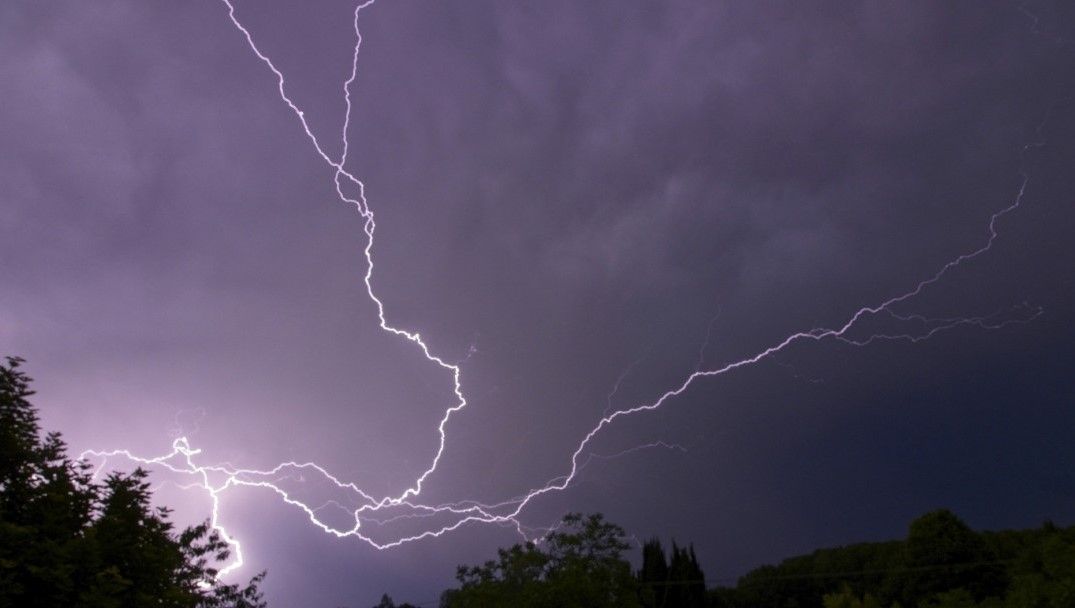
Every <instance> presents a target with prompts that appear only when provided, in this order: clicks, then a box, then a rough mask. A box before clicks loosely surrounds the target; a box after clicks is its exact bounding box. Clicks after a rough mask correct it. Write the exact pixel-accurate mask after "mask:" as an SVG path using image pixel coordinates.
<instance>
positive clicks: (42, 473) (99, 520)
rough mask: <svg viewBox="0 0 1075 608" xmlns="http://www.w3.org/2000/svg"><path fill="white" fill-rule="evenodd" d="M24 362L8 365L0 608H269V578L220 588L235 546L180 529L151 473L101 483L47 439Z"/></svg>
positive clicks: (1, 452)
mask: <svg viewBox="0 0 1075 608" xmlns="http://www.w3.org/2000/svg"><path fill="white" fill-rule="evenodd" d="M20 364H21V360H20V359H17V358H8V359H7V360H6V362H0V608H70V607H75V606H77V607H79V608H143V607H144V608H149V607H153V608H164V607H166V608H262V607H263V606H264V603H263V602H262V599H261V593H260V592H259V590H258V583H259V582H260V580H261V577H262V575H258V576H256V577H255V578H254V579H253V580H252V581H251V582H250V583H249V584H248V585H246V586H239V585H225V584H222V583H220V582H219V581H218V580H217V579H216V573H217V571H216V569H215V568H214V566H213V564H214V563H216V562H218V561H220V560H224V559H227V557H228V545H227V543H225V542H224V541H223V540H222V539H221V538H220V537H219V536H218V535H217V534H216V532H215V531H213V530H212V529H211V528H210V527H209V526H208V524H202V525H199V526H194V527H189V528H186V529H184V530H176V529H175V526H174V525H173V524H172V523H171V522H170V521H169V511H168V509H165V508H153V507H152V505H151V495H150V490H149V484H148V483H147V482H146V473H145V472H144V471H141V470H137V471H135V472H133V473H131V474H129V475H121V474H112V475H109V476H108V477H107V478H106V479H105V480H104V481H102V482H98V481H96V480H94V478H93V476H92V475H91V474H90V467H89V465H88V464H86V463H79V462H74V461H72V460H71V459H70V458H69V457H68V456H67V446H66V445H65V444H64V442H63V439H62V438H61V437H60V434H59V433H49V434H46V435H42V431H41V427H40V424H39V422H38V415H37V410H36V409H35V408H34V407H33V406H32V405H31V404H30V402H29V401H28V400H27V399H28V398H29V397H30V396H31V395H33V391H32V390H30V379H29V378H28V377H27V376H26V375H25V374H24V373H23V372H22V370H21V369H20V368H19V367H20Z"/></svg>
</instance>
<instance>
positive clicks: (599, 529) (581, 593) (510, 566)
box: [441, 514, 639, 608]
mask: <svg viewBox="0 0 1075 608" xmlns="http://www.w3.org/2000/svg"><path fill="white" fill-rule="evenodd" d="M627 547H628V545H627V543H626V542H625V541H624V539H623V529H622V528H620V527H619V526H616V525H613V524H610V523H608V522H606V521H604V519H603V518H602V517H601V516H600V515H591V516H588V517H583V516H581V515H578V514H571V515H568V516H567V517H565V518H564V521H563V525H562V527H561V529H560V530H559V531H557V532H553V533H552V534H550V535H549V536H548V537H546V539H545V540H544V541H543V542H542V544H541V546H540V547H539V546H538V545H535V544H534V543H526V544H525V545H515V546H513V547H512V548H510V549H500V550H499V551H498V558H497V560H495V561H492V560H491V561H488V562H486V563H484V564H482V565H481V566H460V568H459V572H458V574H457V575H456V578H457V579H458V580H459V582H460V587H459V588H458V589H452V590H449V591H446V592H445V593H444V595H443V596H442V597H441V606H442V607H443V608H496V607H500V606H513V607H519V608H546V607H547V608H553V607H562V608H603V607H607V608H613V607H625V608H633V607H636V606H638V605H639V603H638V586H637V583H636V581H635V578H634V576H633V575H632V573H631V565H630V564H629V563H628V562H627V560H626V559H624V558H623V552H624V551H625V550H626V549H627Z"/></svg>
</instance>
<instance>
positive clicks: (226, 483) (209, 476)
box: [81, 0, 1048, 576]
mask: <svg viewBox="0 0 1075 608" xmlns="http://www.w3.org/2000/svg"><path fill="white" fill-rule="evenodd" d="M221 1H222V3H223V5H224V7H225V9H226V12H227V17H228V19H229V20H230V21H231V23H232V24H233V25H234V26H235V28H236V30H237V31H238V33H239V34H240V35H241V36H242V37H243V39H245V41H246V43H247V45H248V46H249V48H250V50H251V51H252V52H253V53H254V55H256V56H257V58H258V59H259V60H260V61H261V62H262V63H263V64H264V65H265V67H267V68H268V70H269V71H270V72H271V73H272V75H273V76H274V77H275V80H276V89H277V92H278V94H279V97H280V99H281V100H282V101H283V103H285V104H286V105H287V106H288V108H290V109H291V111H292V113H293V114H294V115H295V117H296V118H297V119H298V122H299V125H300V126H301V128H302V129H303V131H304V133H305V135H306V137H307V138H308V139H309V141H310V143H311V144H312V146H313V150H314V152H315V153H316V154H317V155H318V156H319V157H320V158H321V159H322V160H323V161H324V162H325V164H327V165H328V168H329V169H330V170H331V171H332V173H333V178H332V179H333V181H334V183H335V189H336V193H337V195H338V197H339V199H340V200H341V201H342V202H345V203H349V204H351V205H354V207H355V208H356V210H357V211H358V213H359V214H360V215H361V216H362V218H363V220H364V224H363V230H364V232H365V234H366V237H367V240H366V245H365V248H364V250H363V253H364V256H365V261H366V273H365V276H364V282H365V286H366V292H367V294H368V296H369V298H370V300H371V301H372V302H373V303H374V305H375V306H376V310H377V317H378V321H379V324H380V327H381V329H382V330H384V331H386V332H389V333H391V334H394V335H396V336H398V337H400V338H402V339H404V340H407V341H409V342H411V343H413V344H414V345H415V346H416V347H417V348H418V349H419V350H420V351H421V352H422V354H423V356H425V358H426V359H427V360H428V361H429V362H430V363H432V364H433V365H434V366H436V367H437V368H440V369H441V370H443V371H445V372H447V373H448V375H449V376H450V378H451V382H452V393H453V395H454V403H452V404H451V405H450V407H448V408H447V409H446V410H445V411H444V414H443V416H442V417H441V419H440V422H439V424H438V425H437V435H438V444H437V448H436V451H435V453H434V456H433V458H432V460H431V462H430V464H429V466H428V467H427V468H426V469H425V470H424V471H423V472H422V473H421V474H420V475H419V476H418V477H417V478H416V479H414V480H413V481H412V482H410V483H409V485H407V486H406V487H405V488H404V489H403V490H402V491H401V492H399V493H398V494H396V495H393V496H384V497H375V496H372V495H370V494H369V493H367V492H365V491H364V490H362V488H361V487H359V486H358V485H357V484H355V483H353V482H346V481H343V480H341V479H339V478H337V477H336V476H335V475H333V474H332V473H330V472H329V471H328V470H327V469H325V468H324V467H322V466H321V465H319V464H317V463H314V462H296V461H288V462H283V463H280V464H278V465H276V466H275V467H273V468H271V469H267V470H256V469H243V468H237V467H233V466H231V465H210V464H200V463H199V462H198V460H200V459H201V451H200V450H198V449H195V448H194V447H192V446H191V444H190V442H189V441H188V439H187V438H185V437H178V438H176V439H175V441H174V442H173V444H172V449H171V451H170V452H168V453H166V454H164V455H161V456H156V457H143V456H139V455H136V454H133V453H131V452H130V451H128V450H122V449H121V450H112V451H97V450H89V451H86V452H83V453H82V455H81V457H83V458H87V457H93V458H95V459H98V460H99V461H100V462H99V464H98V466H97V471H98V472H100V471H101V470H103V469H104V468H105V467H106V466H108V463H109V461H110V460H112V459H117V458H122V459H126V460H128V461H130V462H133V463H138V464H140V465H153V466H157V467H161V468H163V469H165V470H168V471H171V472H172V473H176V474H179V475H182V476H189V477H190V478H192V479H193V481H192V482H191V483H189V484H183V485H181V486H180V487H182V488H185V489H198V490H201V491H204V492H205V493H206V494H207V495H208V497H209V499H210V502H211V524H212V526H213V527H214V528H215V529H216V530H217V531H218V532H219V533H220V534H221V536H222V537H223V538H224V539H225V540H226V541H227V542H228V543H229V544H230V545H231V547H232V548H233V559H232V561H231V563H229V564H228V565H227V566H226V567H224V568H223V569H221V570H220V573H219V576H225V575H227V574H228V573H229V572H231V571H234V570H235V569H237V568H239V567H241V566H242V564H243V553H242V546H241V544H240V542H239V540H238V539H236V538H235V537H234V536H232V535H231V534H229V533H228V532H227V530H226V528H225V526H224V525H223V524H222V523H221V501H222V499H223V496H224V494H225V493H226V492H227V491H228V490H229V489H232V488H237V487H249V488H261V489H264V490H268V491H270V492H273V493H275V494H276V495H277V496H278V497H279V498H280V499H281V500H282V501H283V502H284V503H286V504H288V505H291V506H294V507H296V508H298V509H301V510H302V511H303V512H304V513H305V514H306V516H307V518H308V519H309V521H310V523H312V524H313V525H314V526H316V527H317V528H318V529H320V530H322V531H323V532H325V533H326V534H331V535H333V536H336V537H338V538H355V539H358V540H361V541H363V542H365V543H367V544H369V545H370V546H372V547H374V548H376V549H388V548H392V547H397V546H399V545H402V544H405V543H409V542H412V541H416V540H421V539H427V538H432V537H438V536H441V535H443V534H445V533H447V532H450V531H453V530H456V529H458V528H460V527H461V526H464V525H466V524H469V523H484V524H498V525H507V526H511V527H513V528H514V529H515V530H516V531H517V532H518V533H519V534H521V535H523V536H524V537H529V536H532V535H534V531H533V529H532V528H528V527H527V526H525V525H524V524H523V523H521V522H520V520H519V517H520V515H521V514H522V513H523V511H524V510H525V509H526V508H527V507H528V506H529V505H530V504H531V503H532V502H533V501H534V500H535V499H537V498H539V497H541V496H543V495H545V494H550V493H553V492H560V491H563V490H565V489H567V488H568V487H569V486H570V485H571V484H572V483H573V482H574V481H575V480H576V479H577V477H578V475H579V473H580V471H581V470H582V469H583V468H584V467H585V466H586V464H587V463H589V462H590V461H591V460H592V459H593V458H600V459H607V458H614V457H617V456H623V455H625V454H628V453H631V452H635V451H637V450H640V449H642V448H647V447H663V448H668V449H675V450H681V451H685V450H684V448H682V447H681V446H678V445H671V444H666V443H664V442H654V443H649V444H646V445H642V446H637V447H635V448H631V449H629V450H624V451H623V452H619V453H617V454H613V455H609V456H601V455H598V454H594V453H592V452H589V451H588V448H589V446H590V444H591V442H592V441H593V439H594V438H595V437H596V436H597V435H598V434H599V433H601V431H602V430H604V429H605V428H606V427H608V426H609V425H611V424H613V423H614V422H615V421H616V420H618V419H620V418H626V417H628V416H631V415H633V414H639V413H642V412H647V411H652V410H656V409H658V408H660V407H661V406H663V405H665V404H666V403H668V402H669V401H670V400H672V399H673V398H675V397H677V396H679V395H681V394H683V393H684V392H685V391H687V390H688V389H689V388H690V387H691V386H692V385H693V384H695V383H696V382H697V381H699V380H703V379H706V378H710V377H715V376H721V375H723V374H727V373H730V372H733V371H735V370H738V369H740V368H744V367H747V366H751V365H754V364H756V363H759V362H761V361H763V360H766V359H769V358H771V357H773V356H774V355H776V354H777V353H780V352H782V351H784V350H786V349H788V348H789V347H790V346H791V345H793V344H796V343H800V342H809V341H812V342H819V341H822V340H834V341H839V342H841V343H844V344H846V345H847V346H853V347H862V346H866V345H869V344H871V343H873V342H876V341H880V340H905V341H910V342H918V341H921V340H925V339H928V338H930V337H932V336H934V335H936V334H937V333H939V332H942V331H946V330H949V329H953V328H955V327H960V326H974V327H979V328H983V329H996V328H999V327H1003V326H1005V325H1009V324H1012V323H1025V322H1029V321H1032V320H1033V319H1035V318H1037V317H1038V316H1039V315H1040V314H1042V310H1041V309H1040V308H1038V307H1035V306H1032V305H1030V304H1026V303H1023V304H1019V305H1017V306H1013V307H1012V308H1011V309H1009V310H1007V311H1001V312H999V313H997V314H993V315H988V316H972V317H953V318H928V317H925V316H922V315H918V314H913V313H906V312H900V311H898V310H897V308H898V307H899V305H905V304H907V303H908V302H909V301H911V300H913V299H914V298H915V297H916V296H918V295H919V294H921V293H922V292H923V291H924V290H926V289H927V288H929V287H930V286H932V285H933V284H935V283H937V282H939V281H940V280H941V279H943V278H944V277H945V276H946V275H947V274H948V273H950V272H951V271H952V270H954V269H956V268H957V267H959V266H961V265H963V264H966V263H968V262H971V261H973V260H975V259H976V258H978V257H980V256H982V255H983V254H985V253H986V252H988V251H989V250H990V249H991V248H992V247H993V244H994V242H995V241H996V240H997V238H998V236H999V232H998V224H999V222H1000V221H1001V220H1002V219H1003V218H1004V217H1005V216H1007V215H1008V214H1010V213H1012V212H1014V211H1015V210H1017V209H1018V208H1019V207H1020V206H1021V205H1022V204H1023V200H1024V197H1025V195H1026V190H1027V186H1028V183H1029V177H1028V175H1027V173H1026V172H1025V170H1023V169H1022V168H1021V169H1020V171H1019V184H1018V188H1017V189H1016V192H1015V193H1014V196H1013V197H1012V198H1011V202H1010V203H1009V204H1008V205H1007V206H1006V207H1004V208H1002V209H1000V210H999V211H996V212H994V213H993V214H992V215H991V216H990V218H989V222H988V235H987V237H986V238H985V240H984V242H983V243H982V244H981V245H980V246H979V247H977V248H975V249H973V250H970V251H967V252H964V253H962V254H960V255H958V256H956V257H954V258H952V259H951V260H949V261H948V262H946V263H944V264H943V265H942V266H940V267H939V268H938V269H937V270H936V271H935V272H934V273H933V274H931V275H927V277H926V278H925V279H923V280H921V281H919V282H918V283H917V284H915V285H914V286H913V287H912V288H911V289H909V290H907V291H904V292H902V293H900V294H898V295H895V296H892V297H889V298H888V299H885V300H883V301H881V302H879V303H877V304H873V305H868V306H863V307H861V308H859V309H858V310H856V311H855V312H854V313H852V314H851V315H850V316H848V317H847V318H846V319H845V320H844V321H843V322H842V323H841V324H838V325H835V326H833V327H817V328H813V329H809V330H804V331H799V332H795V333H792V334H790V335H787V336H786V337H784V338H783V339H781V340H779V341H777V342H775V343H774V344H772V345H770V346H768V347H767V348H764V349H762V350H759V351H757V352H755V353H754V354H753V355H751V356H748V357H745V358H742V359H739V360H735V361H731V362H726V363H723V364H721V365H718V366H715V367H709V368H705V367H704V366H703V364H702V363H703V357H704V349H705V345H706V344H707V343H708V340H709V331H711V330H712V323H710V326H709V330H707V333H706V340H705V342H703V346H702V349H701V351H700V355H699V360H698V365H697V367H696V368H695V369H694V370H693V371H692V372H691V373H690V374H688V375H687V376H686V377H685V378H684V379H683V380H682V381H681V382H680V383H679V384H678V385H675V386H673V387H671V388H669V389H668V390H666V391H665V392H664V393H663V394H661V395H660V396H659V397H658V398H657V399H656V400H653V401H650V402H647V403H641V404H637V405H633V406H630V407H620V408H618V409H616V408H614V407H613V405H612V397H613V396H614V394H615V393H616V391H617V389H618V386H619V384H620V382H621V381H622V380H623V379H624V376H625V375H626V374H627V373H629V372H630V370H631V369H632V368H633V367H634V366H635V365H637V362H636V364H635V365H632V367H631V368H629V369H628V370H625V372H624V374H622V375H621V376H620V378H619V379H618V380H617V381H616V385H615V386H614V387H613V390H612V392H611V393H610V394H609V396H608V407H607V408H606V409H605V413H604V415H603V416H602V417H601V418H600V419H599V420H598V421H597V422H596V423H595V424H594V425H593V426H592V427H591V429H590V431H589V432H587V433H586V434H585V435H584V436H583V437H582V438H581V440H580V441H579V442H578V443H577V445H576V448H575V450H574V451H573V452H572V453H571V455H570V459H569V466H568V467H566V470H565V472H564V473H563V474H561V475H559V476H557V477H555V478H553V479H551V480H549V481H547V482H545V483H544V484H542V485H540V486H537V487H534V488H532V489H531V490H529V491H528V492H526V493H525V494H522V495H519V496H515V497H512V498H509V499H506V500H503V501H502V502H499V503H495V504H483V503H479V502H476V501H459V502H454V503H447V504H436V505H430V504H424V503H422V502H420V501H419V500H418V498H419V497H420V495H421V494H422V488H423V484H424V483H425V482H426V480H427V479H428V478H429V477H430V476H431V475H433V474H434V473H435V472H436V470H437V467H438V465H439V463H440V460H441V457H442V455H443V454H444V451H445V449H446V446H447V430H446V427H447V425H448V423H449V422H450V420H451V418H452V415H453V414H455V413H456V412H458V411H460V410H462V409H463V408H465V407H466V406H467V399H466V396H465V394H464V391H463V385H462V378H461V374H462V370H461V367H460V365H459V364H453V363H450V362H448V361H446V360H445V359H444V358H442V357H441V356H439V355H437V354H435V353H433V352H432V351H431V350H430V348H429V346H428V345H427V343H426V342H425V341H423V339H422V337H421V335H420V334H419V333H418V332H415V331H410V330H407V329H401V328H398V327H395V326H393V325H392V324H391V323H390V322H389V321H388V319H387V316H386V313H385V306H384V303H383V302H382V301H381V299H380V298H379V297H378V296H377V294H376V292H375V290H374V288H373V273H374V261H373V243H374V233H375V230H376V223H375V221H374V212H373V210H372V209H371V207H370V205H369V203H368V201H367V199H366V195H365V186H364V185H363V183H362V181H361V180H359V179H358V178H357V177H355V176H354V175H353V174H352V173H351V172H349V171H348V170H347V169H346V164H347V159H348V150H349V142H348V129H349V126H350V119H351V109H352V102H351V87H352V85H353V84H354V82H355V80H356V78H357V76H358V58H359V52H360V50H361V47H362V35H361V33H360V31H359V26H358V24H359V15H360V13H361V11H362V10H364V9H366V8H368V7H369V6H371V5H373V3H374V0H367V1H365V2H362V3H360V4H358V5H357V6H356V7H355V9H354V13H353V26H354V36H355V38H354V40H355V43H354V47H353V52H352V55H351V70H350V74H349V76H348V78H347V79H346V80H345V81H344V83H343V87H342V88H343V98H344V102H345V106H346V110H345V115H344V121H343V129H342V133H341V139H342V152H341V154H340V157H339V158H338V159H334V158H333V157H332V156H330V155H329V154H328V153H327V152H326V151H325V148H324V147H323V146H322V145H321V143H320V141H319V140H318V138H317V137H316V136H315V135H314V133H313V131H312V130H311V128H310V126H309V124H308V123H307V120H306V116H305V113H304V111H303V110H302V109H301V108H300V107H299V106H298V105H296V104H295V102H294V101H293V100H292V99H291V98H290V97H289V96H288V92H287V83H286V80H285V77H284V75H283V73H282V72H281V71H280V70H279V69H277V67H276V66H275V64H274V63H273V61H272V60H271V59H270V58H269V57H268V56H267V55H265V54H264V53H263V52H262V50H261V49H260V48H259V47H258V45H257V44H256V42H255V40H254V37H253V35H252V34H251V32H250V30H249V29H247V28H246V27H245V26H244V25H243V24H242V23H241V22H240V20H239V19H238V17H237V16H236V14H235V6H234V4H233V0H221ZM1047 119H1048V116H1046V120H1047ZM1044 124H1045V122H1044V121H1043V122H1042V123H1041V124H1040V125H1039V127H1038V132H1037V133H1036V137H1037V139H1036V140H1035V141H1033V142H1031V143H1028V144H1026V145H1025V146H1023V148H1022V150H1021V157H1023V158H1025V156H1026V154H1027V153H1028V152H1029V151H1030V150H1031V149H1033V148H1036V147H1039V146H1041V145H1043V143H1042V142H1041V133H1040V131H1041V129H1042V127H1043V126H1044ZM348 186H350V187H352V188H354V189H355V190H356V191H357V194H356V195H355V196H348V195H347V194H345V189H346V188H347V187H348ZM866 319H879V320H885V321H888V322H890V323H893V324H895V325H896V326H898V327H900V328H902V329H898V330H896V331H887V332H873V333H865V332H864V330H862V328H861V325H862V324H863V322H864V321H865V320H866ZM306 476H316V477H317V478H318V479H319V480H321V481H322V482H324V483H326V484H327V486H328V487H331V488H334V489H335V490H336V491H339V492H341V493H343V494H344V495H345V496H346V499H341V500H337V499H333V500H328V501H323V500H322V501H319V503H317V504H311V503H308V502H306V501H304V500H303V499H301V498H299V497H297V496H296V495H295V494H294V492H292V491H289V490H288V489H285V486H286V483H285V482H287V481H294V480H300V481H301V480H302V479H305V477H306ZM329 507H333V509H334V510H335V511H344V512H347V513H348V516H349V518H350V522H351V524H350V525H349V526H344V527H338V526H334V525H330V524H329V523H326V521H325V517H324V511H325V510H326V509H327V508H329ZM403 519H407V520H412V521H429V522H431V525H429V526H428V527H427V528H426V529H424V530H422V531H420V532H418V533H415V534H409V535H402V536H396V537H392V538H391V539H390V540H377V539H375V538H374V536H373V535H372V534H371V533H368V532H367V531H366V530H365V529H364V526H366V527H371V526H372V527H375V528H376V529H383V527H384V526H386V525H388V524H390V523H392V522H395V521H399V520H403ZM539 534H540V533H539Z"/></svg>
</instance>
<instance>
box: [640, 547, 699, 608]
mask: <svg viewBox="0 0 1075 608" xmlns="http://www.w3.org/2000/svg"><path fill="white" fill-rule="evenodd" d="M638 582H639V598H640V600H641V603H642V605H643V606H645V607H646V608H705V605H706V587H705V574H704V573H703V572H702V568H701V567H700V566H699V565H698V558H697V557H696V556H695V555H694V546H693V545H692V546H690V547H686V548H684V547H679V546H677V545H676V543H675V541H673V542H672V555H671V560H668V561H666V559H665V553H664V548H663V547H662V546H661V541H660V540H658V539H656V538H655V539H652V540H650V541H648V542H646V543H645V544H644V545H643V546H642V568H641V569H640V570H639V571H638Z"/></svg>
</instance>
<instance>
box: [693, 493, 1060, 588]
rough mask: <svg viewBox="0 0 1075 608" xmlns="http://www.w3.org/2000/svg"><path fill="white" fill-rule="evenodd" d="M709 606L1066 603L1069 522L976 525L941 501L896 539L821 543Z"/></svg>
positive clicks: (757, 573)
mask: <svg viewBox="0 0 1075 608" xmlns="http://www.w3.org/2000/svg"><path fill="white" fill-rule="evenodd" d="M709 605H710V606H712V607H714V608H748V607H749V608H768V607H772V608H890V607H893V606H902V607H904V608H1062V607H1067V608H1071V607H1073V606H1075V527H1072V528H1067V529H1061V528H1058V527H1056V526H1055V525H1053V524H1048V523H1047V524H1046V525H1045V526H1043V527H1042V528H1038V529H1031V530H1019V531H1016V530H1009V531H1003V532H975V531H973V530H971V529H970V528H969V527H967V525H966V524H964V523H963V522H962V521H961V520H960V519H959V518H958V517H956V516H955V515H954V514H952V513H951V512H949V511H944V510H940V511H933V512H930V513H927V514H925V515H923V516H921V517H919V518H918V519H916V520H915V521H914V522H912V524H911V527H910V531H909V534H908V537H907V539H906V540H904V541H891V542H883V543H863V544H858V545H851V546H848V547H839V548H835V549H821V550H818V551H815V552H813V553H812V554H810V555H804V556H799V557H793V558H791V559H787V560H784V561H783V562H781V563H780V564H779V565H777V566H763V567H761V568H758V569H755V570H753V571H751V572H750V573H748V574H747V575H746V576H744V577H742V578H741V579H740V580H739V583H738V585H737V586H736V587H734V588H727V587H724V588H715V589H711V590H710V591H709Z"/></svg>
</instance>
